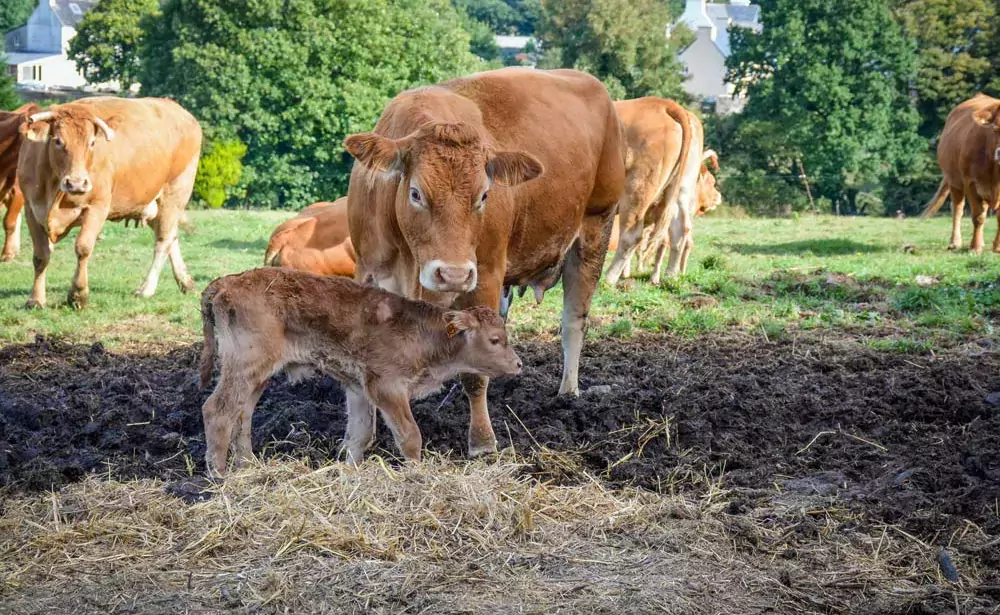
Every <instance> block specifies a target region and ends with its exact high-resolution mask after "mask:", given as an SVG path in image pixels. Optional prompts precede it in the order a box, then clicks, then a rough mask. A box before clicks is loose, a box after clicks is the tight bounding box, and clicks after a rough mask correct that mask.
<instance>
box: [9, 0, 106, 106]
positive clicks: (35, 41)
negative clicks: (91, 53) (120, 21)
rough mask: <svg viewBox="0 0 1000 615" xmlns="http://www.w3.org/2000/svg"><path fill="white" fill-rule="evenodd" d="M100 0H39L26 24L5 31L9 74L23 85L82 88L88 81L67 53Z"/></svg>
mask: <svg viewBox="0 0 1000 615" xmlns="http://www.w3.org/2000/svg"><path fill="white" fill-rule="evenodd" d="M0 1H2V0H0ZM97 2H98V0H39V2H38V7H37V8H35V12H34V13H32V14H31V17H29V18H28V23H27V24H25V25H24V26H22V27H20V28H17V29H16V30H11V31H10V32H8V33H6V34H5V35H4V49H5V50H6V57H5V58H4V61H5V62H6V63H7V74H8V75H10V76H11V77H13V78H14V80H15V81H16V82H17V83H18V85H19V86H20V87H31V88H50V87H56V88H80V87H82V86H84V85H86V83H87V81H86V80H85V79H84V78H83V75H81V74H80V73H79V72H77V70H76V64H74V63H73V61H72V60H70V59H69V58H68V57H67V55H66V53H67V50H68V49H69V41H70V39H72V38H73V37H74V36H75V35H76V26H77V24H79V23H80V20H81V19H83V15H84V14H85V13H86V12H87V11H89V10H90V9H91V8H93V7H94V6H95V5H96V4H97Z"/></svg>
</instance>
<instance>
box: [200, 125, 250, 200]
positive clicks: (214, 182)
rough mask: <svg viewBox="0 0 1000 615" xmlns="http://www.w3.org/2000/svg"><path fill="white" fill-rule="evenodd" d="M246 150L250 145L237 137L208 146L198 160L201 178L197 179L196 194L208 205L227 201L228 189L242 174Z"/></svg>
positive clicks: (235, 183)
mask: <svg viewBox="0 0 1000 615" xmlns="http://www.w3.org/2000/svg"><path fill="white" fill-rule="evenodd" d="M246 153H247V146H246V145H244V144H243V143H242V142H241V141H240V140H238V139H231V140H228V141H220V142H218V143H214V144H210V145H209V147H208V148H207V152H206V153H205V154H204V155H203V156H202V157H201V160H200V161H199V162H198V177H197V178H196V179H195V181H194V192H195V194H196V195H197V196H198V198H200V199H201V200H202V201H204V202H205V204H206V205H207V206H208V207H210V208H212V209H218V208H220V207H222V206H223V205H224V204H225V203H226V200H227V198H228V197H229V191H230V190H231V189H232V188H233V186H236V185H237V184H239V183H240V179H241V178H242V177H243V157H244V156H246Z"/></svg>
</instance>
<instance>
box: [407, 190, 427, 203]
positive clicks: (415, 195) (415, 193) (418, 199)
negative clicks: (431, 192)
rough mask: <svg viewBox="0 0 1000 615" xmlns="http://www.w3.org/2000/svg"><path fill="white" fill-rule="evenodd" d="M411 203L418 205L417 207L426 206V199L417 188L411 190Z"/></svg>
mask: <svg viewBox="0 0 1000 615" xmlns="http://www.w3.org/2000/svg"><path fill="white" fill-rule="evenodd" d="M410 202H411V203H413V204H414V205H416V206H417V207H423V206H424V197H423V195H421V194H420V191H419V190H417V189H416V188H412V187H411V188H410Z"/></svg>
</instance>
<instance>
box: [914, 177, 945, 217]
mask: <svg viewBox="0 0 1000 615" xmlns="http://www.w3.org/2000/svg"><path fill="white" fill-rule="evenodd" d="M947 199H948V180H946V179H942V180H941V185H940V186H938V191H937V194H935V195H934V198H933V199H931V200H930V202H929V203H927V205H925V206H924V211H923V213H921V214H920V217H921V218H928V217H930V216H933V215H934V214H936V213H937V212H938V210H940V209H941V206H942V205H944V202H945V201H946V200H947Z"/></svg>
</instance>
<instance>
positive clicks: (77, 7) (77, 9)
mask: <svg viewBox="0 0 1000 615" xmlns="http://www.w3.org/2000/svg"><path fill="white" fill-rule="evenodd" d="M69 10H71V11H73V14H74V15H83V11H81V10H80V5H79V4H77V3H76V2H70V3H69Z"/></svg>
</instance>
